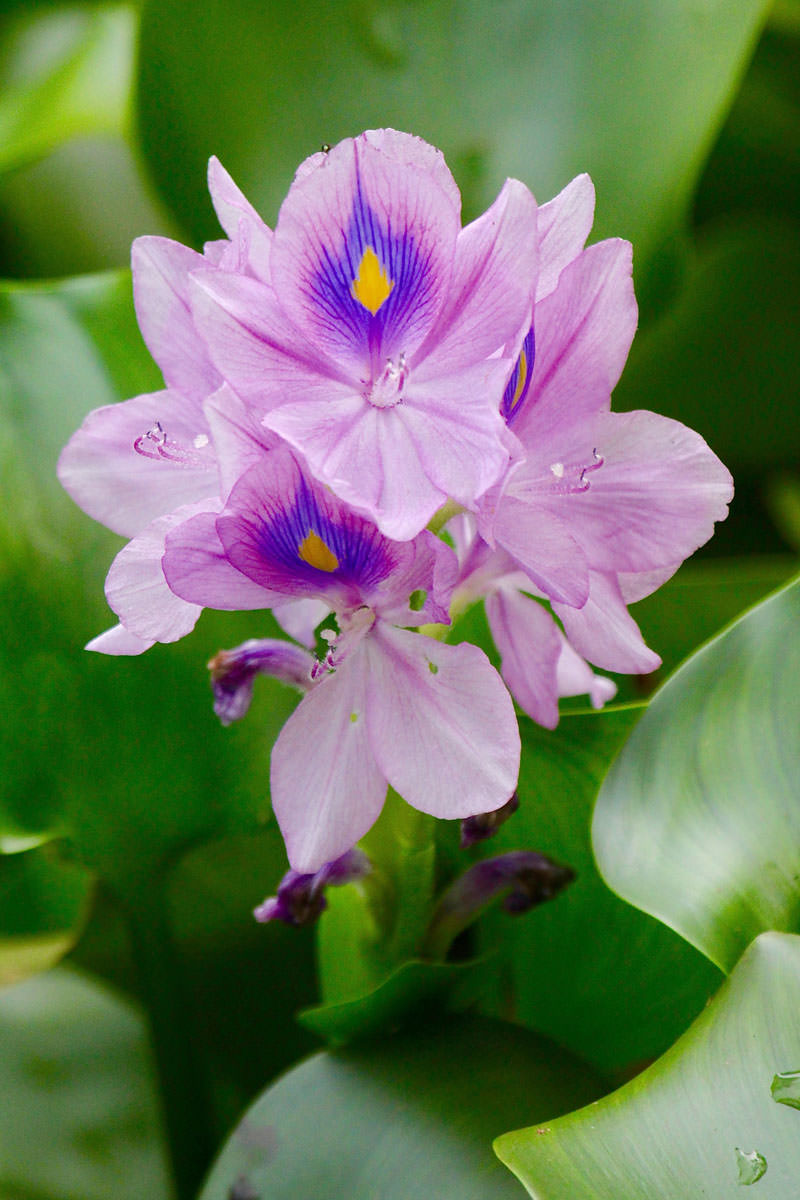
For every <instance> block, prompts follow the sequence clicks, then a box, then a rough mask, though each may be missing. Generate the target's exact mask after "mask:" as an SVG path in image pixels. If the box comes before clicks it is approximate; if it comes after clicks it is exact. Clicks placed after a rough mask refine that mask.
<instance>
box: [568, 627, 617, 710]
mask: <svg viewBox="0 0 800 1200" xmlns="http://www.w3.org/2000/svg"><path fill="white" fill-rule="evenodd" d="M559 642H560V644H561V653H560V655H559V659H558V666H557V668H556V678H557V680H558V694H559V696H583V695H588V697H589V700H590V701H591V705H592V708H602V707H603V705H604V704H606V703H607V702H608V701H609V700H613V699H614V697H615V696H616V694H617V685H616V684H615V683H614V680H613V679H606V677H605V675H595V673H594V671H593V670H592V668H591V667H590V666H589V664H588V663H587V662H586V660H585V659H583V658H581V656H580V654H578V652H577V650H574V649H573V648H572V646H570V644H569V642H568V641H567V639H566V638H565V637H564V636H563V635H561V634H559Z"/></svg>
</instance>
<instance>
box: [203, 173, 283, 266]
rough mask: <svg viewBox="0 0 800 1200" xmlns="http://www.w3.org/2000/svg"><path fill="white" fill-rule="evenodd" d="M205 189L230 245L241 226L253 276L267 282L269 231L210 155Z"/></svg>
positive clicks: (270, 236)
mask: <svg viewBox="0 0 800 1200" xmlns="http://www.w3.org/2000/svg"><path fill="white" fill-rule="evenodd" d="M208 190H209V192H210V193H211V200H212V203H213V205H214V210H215V212H216V214H217V217H218V218H219V223H220V225H221V226H222V228H223V229H224V230H225V232H226V233H227V235H228V237H229V238H230V239H231V241H232V242H235V241H237V240H238V239H239V237H240V236H241V234H240V226H241V225H242V222H243V223H244V228H245V229H246V231H247V232H246V237H247V253H246V260H247V265H248V266H249V268H250V269H251V270H252V272H253V274H254V275H256V276H257V277H258V278H259V279H262V280H263V281H264V282H265V283H269V258H270V250H271V247H272V230H271V229H270V228H269V226H268V225H266V224H265V223H264V222H263V221H262V219H261V217H260V216H259V215H258V213H257V212H256V210H255V209H254V208H253V206H252V204H251V203H250V201H249V200H247V199H246V198H245V196H244V195H243V193H242V192H241V191H240V190H239V188H238V187H237V186H236V184H235V183H234V182H233V180H232V179H231V177H230V175H229V174H228V172H227V171H226V170H225V168H224V167H223V165H222V163H221V162H220V161H219V159H218V158H214V157H213V156H212V157H211V158H210V159H209V162H208Z"/></svg>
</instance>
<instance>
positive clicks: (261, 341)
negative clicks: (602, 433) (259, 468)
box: [192, 129, 537, 539]
mask: <svg viewBox="0 0 800 1200" xmlns="http://www.w3.org/2000/svg"><path fill="white" fill-rule="evenodd" d="M536 253H537V233H536V204H535V201H534V199H533V196H532V195H531V193H530V192H529V191H528V189H527V188H526V187H525V186H524V185H523V184H521V183H519V182H517V181H515V180H508V181H507V182H506V184H505V186H504V187H503V190H502V191H501V193H500V195H499V196H498V198H497V200H496V201H495V203H494V204H493V205H492V207H491V208H490V209H489V210H488V211H487V212H486V213H484V214H483V216H482V217H480V218H478V220H476V221H474V222H473V223H472V224H471V225H468V226H467V227H466V228H464V229H462V228H461V223H460V197H459V193H458V189H457V187H456V185H455V182H454V180H453V178H452V176H451V174H450V172H449V171H448V169H447V167H446V165H445V163H444V159H443V158H442V156H441V154H440V152H439V151H438V150H435V149H434V148H433V147H432V146H429V145H428V144H427V143H425V142H423V141H422V140H421V139H419V138H415V137H412V136H410V135H409V134H405V133H398V132H397V131H395V130H391V129H385V130H373V131H370V132H368V133H364V134H361V135H360V136H359V137H357V138H349V139H346V140H345V141H343V142H340V143H339V144H338V145H337V146H334V147H333V148H332V149H331V150H329V151H328V152H324V153H319V154H315V155H312V156H311V158H309V159H307V160H306V162H304V163H303V164H302V165H301V166H300V168H299V169H298V172H297V175H296V178H295V181H294V183H293V185H292V187H291V189H290V191H289V194H288V196H287V197H286V200H285V201H284V203H283V205H282V207H281V210H280V214H279V217H278V221H277V225H276V228H275V232H274V236H273V238H272V242H271V250H270V255H269V280H268V281H266V280H256V279H254V278H252V277H250V276H249V275H246V274H243V273H242V272H239V271H237V270H229V271H225V270H216V269H214V270H207V271H203V270H199V271H197V272H195V273H194V274H193V285H194V290H193V297H192V303H193V312H194V319H195V323H196V325H197V326H198V328H199V329H200V330H201V331H202V334H203V337H204V339H205V342H206V345H207V347H208V352H209V354H210V356H211V358H212V361H213V362H214V364H215V366H216V368H217V370H218V371H219V372H220V373H221V375H222V376H223V378H224V379H225V380H226V381H227V382H228V383H229V384H230V385H231V387H232V388H233V389H234V390H235V391H236V392H237V393H238V394H239V395H240V396H241V397H243V398H244V399H245V400H246V401H247V402H248V403H249V404H252V405H254V406H257V407H258V408H259V409H261V410H263V412H264V413H265V416H264V422H265V424H266V425H267V426H268V428H270V429H271V430H273V431H274V432H275V433H278V434H279V435H280V436H281V437H282V438H284V439H285V440H286V441H287V442H289V443H290V444H291V445H292V446H293V447H294V448H295V449H296V450H297V451H299V452H300V453H301V454H302V455H303V457H304V458H305V460H306V462H307V463H308V465H309V468H310V470H311V473H312V474H313V475H314V476H315V477H316V478H317V479H319V480H321V481H322V482H323V483H325V484H326V485H327V486H329V487H330V488H331V489H332V491H334V492H335V493H336V494H337V495H338V496H339V497H340V498H341V499H343V500H345V501H346V502H347V503H349V504H351V505H353V506H355V507H356V508H358V509H360V510H361V511H364V512H365V513H367V514H368V515H369V516H371V518H372V519H373V520H374V521H375V522H376V524H377V525H378V527H379V528H380V529H381V531H382V532H383V533H385V534H387V535H388V536H390V537H393V538H399V539H402V538H409V537H413V536H414V535H415V534H417V533H418V532H419V531H420V530H421V529H422V528H423V527H424V526H425V525H426V524H427V522H428V521H429V520H430V519H431V517H432V516H433V514H434V513H435V512H436V510H437V509H438V508H439V507H440V506H441V505H443V504H444V503H445V502H446V501H447V500H448V498H451V499H453V500H455V501H456V502H458V503H459V504H463V505H472V504H473V503H474V501H475V500H476V499H477V497H479V496H480V495H482V493H483V492H485V491H486V489H487V488H488V487H490V486H491V484H493V483H494V482H495V481H496V480H497V478H498V477H499V476H500V474H501V473H502V471H503V469H504V467H505V465H506V463H507V461H508V452H507V449H506V439H505V430H504V423H503V420H502V417H501V415H500V412H499V410H498V399H499V397H500V396H501V395H502V392H503V388H504V386H505V383H506V379H507V378H508V375H509V372H510V370H511V368H512V366H513V363H514V360H515V358H516V355H517V351H518V348H519V347H518V340H519V338H520V337H521V335H522V333H523V332H524V328H523V326H524V324H525V322H526V318H527V317H528V316H529V313H530V307H531V302H532V299H533V291H532V289H533V287H534V285H535V279H536Z"/></svg>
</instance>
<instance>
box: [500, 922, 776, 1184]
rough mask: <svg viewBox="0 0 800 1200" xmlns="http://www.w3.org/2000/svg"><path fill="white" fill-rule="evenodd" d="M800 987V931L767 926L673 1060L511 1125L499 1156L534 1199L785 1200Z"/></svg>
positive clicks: (672, 1055) (665, 1059)
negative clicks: (747, 1188) (785, 1093)
mask: <svg viewBox="0 0 800 1200" xmlns="http://www.w3.org/2000/svg"><path fill="white" fill-rule="evenodd" d="M798 994H800V938H797V937H793V936H791V935H787V934H764V935H762V936H761V937H759V938H758V940H757V941H756V942H755V943H754V944H753V945H752V946H751V947H750V949H749V950H748V951H747V953H746V954H745V956H744V957H743V958H742V960H741V962H740V963H739V964H738V965H737V967H736V969H735V971H734V972H733V974H732V975H731V977H730V979H729V980H728V981H727V982H726V983H725V985H724V986H723V988H722V990H721V991H720V993H719V995H718V996H717V997H716V998H715V1000H714V1002H713V1004H711V1005H710V1006H709V1008H708V1009H707V1010H706V1011H705V1012H704V1013H703V1014H702V1016H700V1017H699V1018H698V1019H697V1021H696V1022H695V1023H694V1025H693V1026H692V1027H691V1029H690V1030H689V1031H688V1032H687V1033H686V1034H685V1035H684V1036H683V1037H682V1038H681V1039H680V1041H679V1042H677V1044H676V1045H675V1046H673V1048H672V1049H671V1050H670V1051H669V1052H668V1053H667V1054H665V1055H664V1056H663V1058H660V1059H659V1060H658V1062H657V1063H655V1064H654V1065H653V1066H652V1067H650V1068H649V1069H648V1070H647V1071H645V1072H643V1074H641V1075H639V1076H637V1078H636V1079H634V1080H633V1081H632V1082H631V1083H629V1084H627V1085H626V1086H625V1087H623V1088H621V1089H620V1090H619V1091H618V1092H615V1093H614V1094H613V1095H611V1096H606V1097H605V1099H603V1100H601V1101H600V1103H599V1104H594V1105H592V1106H591V1107H590V1108H586V1109H583V1110H582V1111H580V1112H575V1113H570V1115H569V1116H566V1117H562V1118H561V1119H560V1120H557V1121H552V1122H551V1121H549V1120H548V1122H547V1124H546V1125H545V1126H543V1127H540V1128H538V1129H520V1130H518V1131H516V1132H514V1133H507V1134H505V1135H504V1136H503V1137H501V1138H499V1139H498V1140H497V1142H496V1143H495V1149H496V1152H497V1154H498V1156H499V1157H500V1159H501V1160H502V1161H503V1162H504V1163H506V1165H507V1166H509V1167H510V1168H511V1170H512V1171H513V1172H514V1173H515V1175H517V1176H518V1177H519V1179H520V1180H521V1181H522V1182H523V1183H524V1184H525V1186H526V1188H527V1189H528V1191H529V1192H530V1194H531V1196H533V1197H535V1198H536V1200H574V1198H575V1197H576V1196H580V1197H581V1200H621V1198H622V1197H626V1198H627V1197H634V1196H635V1197H645V1196H646V1197H647V1200H686V1198H687V1197H689V1196H703V1197H705V1198H706V1200H729V1198H730V1197H732V1196H734V1195H736V1194H737V1187H738V1185H739V1184H754V1183H755V1182H758V1191H757V1192H756V1193H754V1194H755V1195H757V1196H758V1197H759V1200H787V1198H788V1197H790V1196H794V1195H796V1194H797V1182H798V1179H800V1117H798V1114H797V1112H795V1111H792V1109H791V1108H786V1107H784V1106H782V1105H780V1104H776V1103H775V1101H774V1099H773V1098H772V1096H771V1095H770V1080H771V1079H772V1077H773V1075H774V1074H775V1072H776V1071H777V1070H784V1069H786V1068H787V1067H793V1066H796V1064H797V1063H798V1062H800V1025H798V1021H797V997H798ZM762 1158H763V1159H764V1160H765V1163H766V1170H765V1171H764V1172H763V1174H761V1175H759V1170H760V1169H761V1168H760V1165H759V1160H760V1159H762Z"/></svg>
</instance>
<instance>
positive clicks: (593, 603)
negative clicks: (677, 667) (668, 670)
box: [553, 573, 661, 675]
mask: <svg viewBox="0 0 800 1200" xmlns="http://www.w3.org/2000/svg"><path fill="white" fill-rule="evenodd" d="M553 611H554V612H555V613H556V615H557V616H558V617H559V619H560V620H561V622H562V624H563V626H564V632H565V633H566V635H567V637H568V638H569V640H570V642H571V643H572V645H573V646H574V647H575V649H576V650H577V651H578V653H579V654H582V655H583V657H584V658H588V660H589V662H593V663H595V664H596V665H597V666H598V667H602V668H603V670H605V671H620V672H623V673H625V674H634V675H645V674H647V673H649V672H650V671H654V670H655V669H656V667H659V666H660V665H661V659H660V658H659V657H658V655H657V654H655V653H654V652H653V651H652V650H650V649H649V647H648V646H646V645H645V642H644V639H643V638H642V635H641V633H640V631H639V626H638V625H637V624H636V622H635V621H634V619H633V617H632V616H631V615H630V613H629V612H628V610H627V608H626V607H625V604H624V602H623V599H622V596H621V595H620V590H619V585H618V584H617V581H616V579H614V577H613V576H607V575H600V574H597V573H593V574H592V578H591V589H590V593H589V599H588V600H587V601H586V603H585V604H584V606H583V608H570V607H569V606H568V605H566V604H553Z"/></svg>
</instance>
